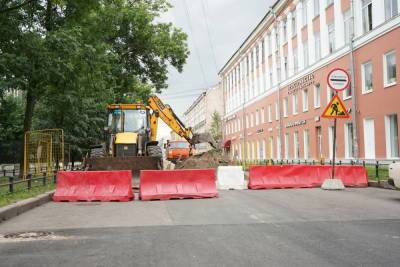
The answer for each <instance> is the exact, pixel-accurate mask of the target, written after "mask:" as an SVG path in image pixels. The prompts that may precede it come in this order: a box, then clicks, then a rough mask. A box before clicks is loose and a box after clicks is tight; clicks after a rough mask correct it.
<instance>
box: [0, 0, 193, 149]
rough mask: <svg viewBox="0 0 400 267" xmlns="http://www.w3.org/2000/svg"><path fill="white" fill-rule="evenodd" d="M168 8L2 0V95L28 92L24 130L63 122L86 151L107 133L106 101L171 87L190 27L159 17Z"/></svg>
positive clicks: (150, 2)
mask: <svg viewBox="0 0 400 267" xmlns="http://www.w3.org/2000/svg"><path fill="white" fill-rule="evenodd" d="M18 5H20V6H18ZM12 7H16V8H12ZM169 7H170V5H169V3H168V1H166V0H103V1H95V0H85V1H81V0H44V1H27V3H25V4H23V5H21V1H17V0H9V1H4V0H3V1H2V0H0V95H2V94H4V92H5V91H7V90H10V89H18V90H21V91H22V92H23V93H24V94H23V95H24V105H23V106H24V111H23V114H21V110H19V116H22V117H23V121H24V122H23V127H22V128H23V131H28V130H30V129H32V127H33V128H34V129H39V128H63V129H64V131H65V133H66V138H65V139H66V142H68V143H70V144H71V145H72V147H73V149H74V150H75V151H76V152H77V153H79V152H80V151H81V150H82V149H84V148H86V147H88V145H90V144H93V143H94V142H96V141H97V142H98V141H99V139H101V138H102V132H101V131H102V128H103V125H104V120H105V114H104V113H105V110H104V109H105V105H106V103H110V102H119V101H122V102H124V101H125V102H126V101H129V100H131V99H129V98H132V96H134V98H139V99H141V100H143V101H144V100H146V99H147V97H148V96H149V94H150V93H152V92H160V91H161V90H163V89H165V88H166V87H167V84H166V81H167V68H168V66H173V67H175V68H176V69H177V70H178V71H182V68H183V65H184V64H185V61H186V59H187V56H188V53H189V52H188V47H187V43H186V42H187V41H186V39H187V36H186V34H185V33H183V32H182V31H181V30H180V29H177V28H176V27H174V26H173V25H172V24H170V23H158V22H156V20H157V17H158V16H159V15H160V14H161V13H163V12H165V11H167V10H168V8H169ZM2 10H6V11H5V12H2ZM0 118H2V117H0ZM20 121H21V120H19V123H21V122H20ZM32 123H33V125H32ZM0 125H1V122H0ZM19 127H20V128H21V126H19ZM1 131H3V128H1ZM0 135H1V134H0Z"/></svg>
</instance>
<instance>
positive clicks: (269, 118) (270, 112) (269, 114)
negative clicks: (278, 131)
mask: <svg viewBox="0 0 400 267" xmlns="http://www.w3.org/2000/svg"><path fill="white" fill-rule="evenodd" d="M268 122H272V105H271V104H269V105H268Z"/></svg>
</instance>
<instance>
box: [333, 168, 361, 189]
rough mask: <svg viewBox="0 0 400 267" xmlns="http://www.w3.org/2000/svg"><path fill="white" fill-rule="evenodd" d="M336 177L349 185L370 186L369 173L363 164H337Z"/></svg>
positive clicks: (345, 184)
mask: <svg viewBox="0 0 400 267" xmlns="http://www.w3.org/2000/svg"><path fill="white" fill-rule="evenodd" d="M335 178H338V179H341V180H342V182H343V184H344V186H347V187H368V173H367V170H366V169H365V168H364V167H363V166H344V165H340V166H336V167H335Z"/></svg>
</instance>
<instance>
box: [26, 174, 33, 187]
mask: <svg viewBox="0 0 400 267" xmlns="http://www.w3.org/2000/svg"><path fill="white" fill-rule="evenodd" d="M26 179H27V180H28V190H30V189H32V174H28V176H27V177H26Z"/></svg>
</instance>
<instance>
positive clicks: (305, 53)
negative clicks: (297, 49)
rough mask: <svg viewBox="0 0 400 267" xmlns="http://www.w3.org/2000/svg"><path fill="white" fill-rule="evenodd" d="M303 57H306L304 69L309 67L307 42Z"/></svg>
mask: <svg viewBox="0 0 400 267" xmlns="http://www.w3.org/2000/svg"><path fill="white" fill-rule="evenodd" d="M303 55H304V68H307V67H308V64H309V61H308V42H307V41H305V42H304V43H303Z"/></svg>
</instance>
